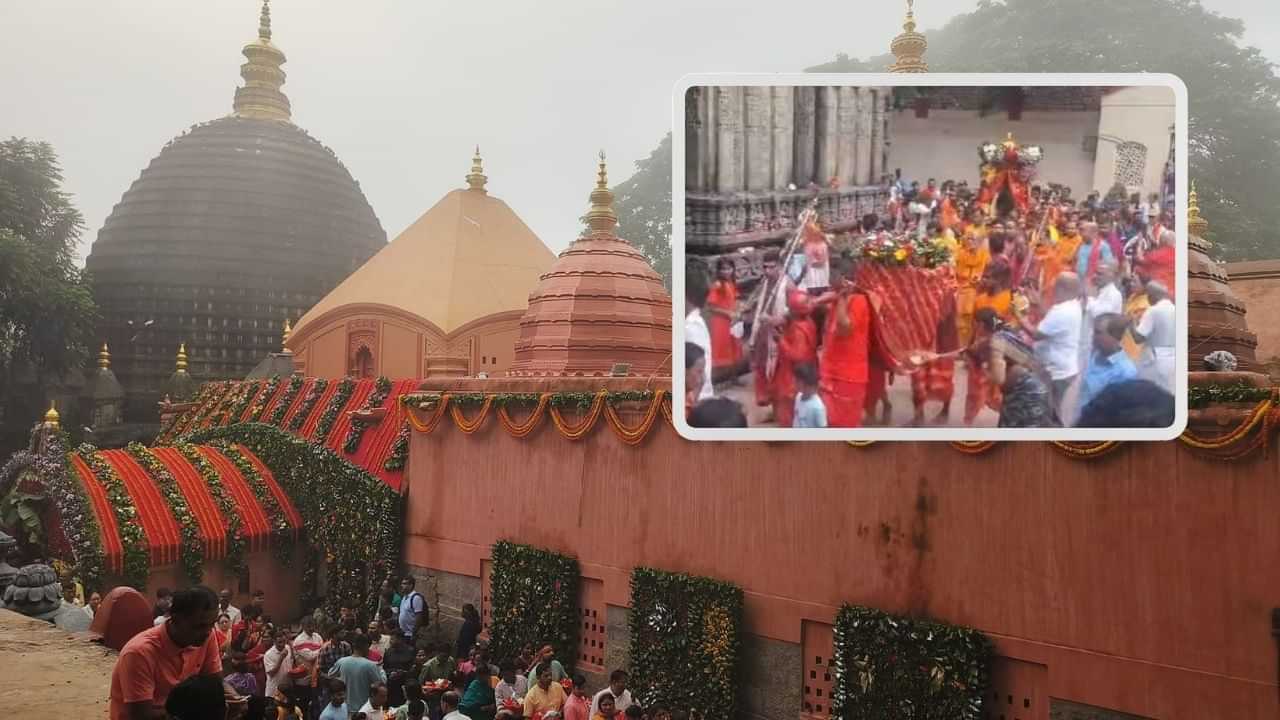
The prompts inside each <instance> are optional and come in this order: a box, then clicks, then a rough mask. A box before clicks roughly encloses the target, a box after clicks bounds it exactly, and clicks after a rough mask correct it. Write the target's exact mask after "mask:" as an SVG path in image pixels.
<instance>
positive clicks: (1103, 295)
mask: <svg viewBox="0 0 1280 720" xmlns="http://www.w3.org/2000/svg"><path fill="white" fill-rule="evenodd" d="M1116 274H1117V268H1116V264H1115V263H1114V262H1103V263H1099V264H1098V271H1097V273H1095V274H1094V276H1093V284H1094V287H1095V288H1096V289H1097V293H1096V294H1095V295H1094V296H1093V297H1091V298H1089V299H1088V300H1087V301H1086V304H1085V315H1087V317H1086V320H1087V321H1088V322H1086V323H1085V325H1084V327H1083V328H1082V330H1084V332H1083V337H1082V338H1081V342H1080V349H1081V353H1080V356H1081V358H1083V361H1082V367H1083V366H1084V365H1087V364H1088V359H1089V357H1090V353H1092V352H1093V333H1092V332H1089V330H1090V329H1091V328H1094V327H1097V321H1098V318H1100V317H1102V316H1103V315H1123V314H1124V295H1123V294H1122V293H1121V292H1120V288H1118V287H1116Z"/></svg>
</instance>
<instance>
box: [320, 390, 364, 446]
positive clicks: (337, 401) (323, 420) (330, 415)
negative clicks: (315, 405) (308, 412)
mask: <svg viewBox="0 0 1280 720" xmlns="http://www.w3.org/2000/svg"><path fill="white" fill-rule="evenodd" d="M355 389H356V381H355V380H352V379H351V378H342V380H341V381H339V382H338V389H337V390H336V391H334V393H333V397H331V398H329V404H328V405H325V408H324V412H323V413H321V414H320V420H319V422H317V423H316V429H315V432H313V433H312V434H311V437H312V439H314V440H315V441H316V442H317V443H319V444H321V445H323V444H324V443H325V440H327V439H328V438H329V431H330V430H332V429H333V424H334V423H335V422H337V421H338V413H340V412H342V408H344V407H346V406H347V401H348V400H350V399H351V393H353V392H355Z"/></svg>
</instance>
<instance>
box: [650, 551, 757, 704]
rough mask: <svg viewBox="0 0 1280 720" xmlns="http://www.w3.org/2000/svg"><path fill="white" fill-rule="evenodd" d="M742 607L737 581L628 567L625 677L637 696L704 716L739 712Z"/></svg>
mask: <svg viewBox="0 0 1280 720" xmlns="http://www.w3.org/2000/svg"><path fill="white" fill-rule="evenodd" d="M742 607H743V600H742V589H741V588H739V587H738V586H736V585H733V584H731V583H726V582H721V581H719V580H713V579H711V578H705V577H697V576H693V575H683V574H678V573H670V572H665V571H662V570H655V569H653V568H646V567H637V568H636V569H635V570H633V571H632V573H631V614H630V618H629V625H630V629H631V679H630V682H629V684H630V685H631V688H632V693H633V694H634V695H635V696H636V697H637V698H638V700H639V702H640V703H641V704H643V705H644V706H645V707H648V706H650V705H659V704H661V705H666V706H667V707H669V708H680V709H683V710H687V711H688V712H689V714H690V716H692V717H700V718H706V719H707V720H731V719H732V718H736V717H737V714H736V711H737V703H738V697H737V692H736V689H737V688H738V687H740V686H741V672H742V664H741V660H742ZM691 668H692V669H699V668H700V669H701V672H697V671H694V672H690V669H691Z"/></svg>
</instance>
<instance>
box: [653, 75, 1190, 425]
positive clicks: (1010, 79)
mask: <svg viewBox="0 0 1280 720" xmlns="http://www.w3.org/2000/svg"><path fill="white" fill-rule="evenodd" d="M946 85H961V86H979V87H984V86H985V87H998V86H1034V85H1040V86H1046V85H1047V86H1060V87H1061V86H1089V87H1110V86H1117V87H1136V86H1147V87H1150V86H1157V87H1166V88H1169V89H1170V90H1172V91H1173V94H1174V102H1175V105H1176V107H1175V122H1176V127H1175V131H1174V155H1175V158H1174V172H1175V174H1176V178H1175V186H1174V194H1175V206H1174V207H1175V216H1176V225H1175V226H1176V231H1177V237H1178V240H1177V252H1176V266H1175V271H1176V272H1177V278H1178V282H1177V288H1176V291H1175V293H1174V294H1175V296H1176V297H1175V302H1176V306H1177V314H1176V317H1177V332H1178V343H1177V362H1176V366H1175V373H1176V374H1175V379H1174V383H1175V390H1176V392H1175V394H1174V401H1175V409H1176V410H1175V415H1174V421H1173V425H1171V426H1169V427H1167V428H1123V429H1121V428H1084V427H1081V428H977V427H860V428H821V429H806V428H769V427H760V428H696V427H691V426H690V425H689V424H688V422H686V420H685V387H684V372H683V368H684V305H685V303H684V267H685V157H684V154H685V134H684V132H685V131H684V128H685V94H686V92H687V91H688V90H689V89H690V88H692V87H700V86H729V87H733V86H739V87H742V86H745V87H759V86H768V87H773V86H842V87H848V86H863V87H902V86H926V87H936V86H946ZM671 126H672V133H671V135H672V137H671V152H672V162H671V245H672V253H671V254H672V268H673V272H672V293H671V294H672V300H673V302H672V303H671V305H672V368H673V370H674V372H672V373H671V376H672V378H671V380H672V409H673V413H672V415H673V418H672V419H673V420H674V422H675V426H676V430H677V432H679V433H680V435H681V437H684V438H685V439H687V440H712V441H744V440H746V441H750V440H762V441H779V440H781V441H787V440H805V441H808V440H826V441H849V440H904V441H952V442H955V441H965V442H977V441H1010V440H1033V441H1042V442H1043V441H1064V442H1065V441H1070V442H1100V441H1106V440H1128V441H1134V440H1136V441H1164V440H1173V439H1175V438H1177V437H1178V436H1179V435H1181V434H1182V432H1183V431H1184V430H1185V429H1186V426H1187V369H1188V359H1187V217H1186V215H1187V209H1186V205H1187V187H1188V180H1187V86H1186V85H1185V84H1184V83H1183V82H1182V80H1181V79H1179V78H1178V77H1177V76H1174V75H1168V74H1148V73H1128V74H1074V73H1073V74H1056V73H1046V74H1006V73H992V74H962V73H956V74H952V73H919V74H915V73H903V74H889V73H866V74H863V73H848V74H845V73H821V74H819V73H778V74H769V73H743V74H738V73H711V74H695V75H686V76H684V77H683V78H681V79H680V80H679V81H678V82H677V83H676V85H675V91H674V96H673V98H672V125H671ZM998 139H999V138H996V140H998Z"/></svg>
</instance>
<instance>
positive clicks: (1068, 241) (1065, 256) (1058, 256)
mask: <svg viewBox="0 0 1280 720" xmlns="http://www.w3.org/2000/svg"><path fill="white" fill-rule="evenodd" d="M1049 238H1050V241H1051V242H1050V244H1048V245H1041V246H1040V248H1039V249H1038V250H1039V251H1038V252H1037V256H1038V257H1040V260H1041V263H1040V268H1041V273H1040V293H1041V295H1042V296H1043V297H1053V284H1054V283H1055V282H1057V280H1058V276H1059V275H1061V274H1062V273H1063V271H1064V270H1071V271H1074V270H1075V266H1076V253H1077V252H1079V251H1080V244H1081V243H1083V242H1084V239H1083V238H1081V237H1080V228H1079V226H1078V225H1077V224H1076V223H1075V222H1068V223H1067V228H1066V231H1065V232H1063V233H1061V234H1059V233H1058V231H1057V229H1055V228H1054V227H1053V225H1050V226H1049Z"/></svg>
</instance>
